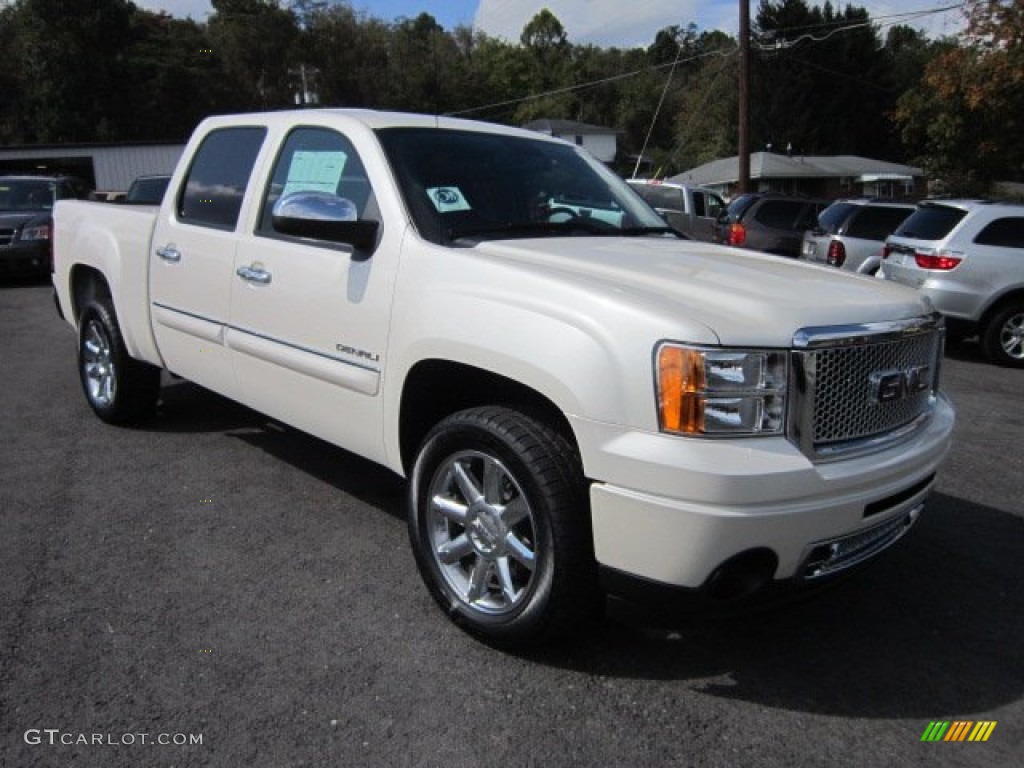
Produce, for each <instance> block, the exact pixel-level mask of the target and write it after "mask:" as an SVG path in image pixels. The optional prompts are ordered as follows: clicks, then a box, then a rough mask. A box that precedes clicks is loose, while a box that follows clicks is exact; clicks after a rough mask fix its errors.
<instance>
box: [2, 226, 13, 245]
mask: <svg viewBox="0 0 1024 768" xmlns="http://www.w3.org/2000/svg"><path fill="white" fill-rule="evenodd" d="M12 242H14V230H13V229H0V245H10V244H11V243H12Z"/></svg>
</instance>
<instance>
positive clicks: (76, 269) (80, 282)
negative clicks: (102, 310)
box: [68, 264, 112, 326]
mask: <svg viewBox="0 0 1024 768" xmlns="http://www.w3.org/2000/svg"><path fill="white" fill-rule="evenodd" d="M68 284H69V288H70V299H71V313H72V315H71V317H72V319H73V321H74V323H75V325H76V326H77V325H78V318H79V317H80V316H81V314H82V308H83V307H84V306H85V305H86V304H88V303H89V302H90V301H92V300H93V299H96V298H108V299H109V298H111V297H112V294H111V291H110V283H109V282H107V278H106V276H105V275H104V274H103V273H102V272H100V270H98V269H96V267H92V266H89V265H87V264H75V265H74V266H72V267H71V273H70V275H69V278H68Z"/></svg>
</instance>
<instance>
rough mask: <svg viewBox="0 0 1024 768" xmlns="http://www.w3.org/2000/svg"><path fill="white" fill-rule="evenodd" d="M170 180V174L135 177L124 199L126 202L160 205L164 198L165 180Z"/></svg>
mask: <svg viewBox="0 0 1024 768" xmlns="http://www.w3.org/2000/svg"><path fill="white" fill-rule="evenodd" d="M170 180H171V177H170V176H150V177H148V178H139V179H136V180H135V181H134V182H132V186H131V188H130V189H129V190H128V194H127V195H126V196H125V199H124V200H125V202H126V203H140V204H149V205H160V203H162V202H163V199H164V191H165V190H166V189H167V182H169V181H170Z"/></svg>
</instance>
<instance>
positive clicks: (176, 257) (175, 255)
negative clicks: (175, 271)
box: [156, 245, 181, 263]
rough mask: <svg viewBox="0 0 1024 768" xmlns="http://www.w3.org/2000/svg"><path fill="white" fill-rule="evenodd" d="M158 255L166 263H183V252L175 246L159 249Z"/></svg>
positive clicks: (157, 250)
mask: <svg viewBox="0 0 1024 768" xmlns="http://www.w3.org/2000/svg"><path fill="white" fill-rule="evenodd" d="M156 255H157V256H159V257H160V258H161V259H163V260H164V261H170V262H172V263H177V262H179V261H181V251H179V250H178V249H177V248H175V247H174V246H173V245H165V246H164V247H163V248H157V249H156Z"/></svg>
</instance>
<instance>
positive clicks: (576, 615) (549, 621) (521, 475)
mask: <svg viewBox="0 0 1024 768" xmlns="http://www.w3.org/2000/svg"><path fill="white" fill-rule="evenodd" d="M409 538H410V541H411V543H412V549H413V553H414V554H415V556H416V563H417V565H418V567H419V570H420V575H421V576H422V577H423V580H424V582H425V583H426V585H427V588H428V589H429V591H430V593H431V595H432V596H433V597H434V599H435V600H436V601H437V602H438V604H439V605H440V606H441V607H442V609H444V610H445V612H446V613H448V615H449V617H450V618H451V619H452V620H453V621H454V622H455V623H456V624H458V625H460V626H461V627H463V628H464V629H466V630H467V631H469V632H471V633H472V634H475V635H477V636H479V637H481V638H483V639H485V640H487V641H489V642H492V643H494V644H497V645H501V646H505V647H512V646H515V647H526V646H532V645H537V644H539V643H542V642H545V641H548V640H551V639H553V638H556V637H558V636H561V635H564V634H566V633H567V632H568V631H569V630H571V629H573V628H576V627H578V626H579V625H580V624H581V623H582V622H583V621H585V620H586V619H587V618H589V617H590V616H592V615H594V614H595V613H596V610H597V608H598V607H599V605H600V602H599V592H598V583H597V575H596V566H595V563H594V555H593V544H592V535H591V528H590V514H589V507H588V505H587V493H586V484H585V481H584V478H583V472H582V467H581V465H580V460H579V457H578V455H577V453H576V450H575V448H574V447H573V446H572V445H571V444H570V443H569V441H568V440H566V439H565V437H564V436H563V435H561V434H560V433H559V432H557V431H556V430H554V429H552V428H551V427H550V426H548V425H547V424H545V423H544V422H543V421H540V420H538V419H536V418H533V417H532V416H528V415H526V414H524V413H520V412H518V411H514V410H511V409H508V408H501V407H490V406H488V407H481V408H472V409H469V410H465V411H460V412H458V413H455V414H453V415H451V416H449V417H447V418H446V419H444V420H443V421H441V422H440V423H439V424H438V425H437V426H436V427H434V429H433V430H431V431H430V433H429V434H428V435H427V437H426V439H425V440H424V441H423V444H422V447H421V448H420V451H419V453H418V455H417V458H416V463H415V467H414V469H413V472H412V483H411V484H410V490H409Z"/></svg>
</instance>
